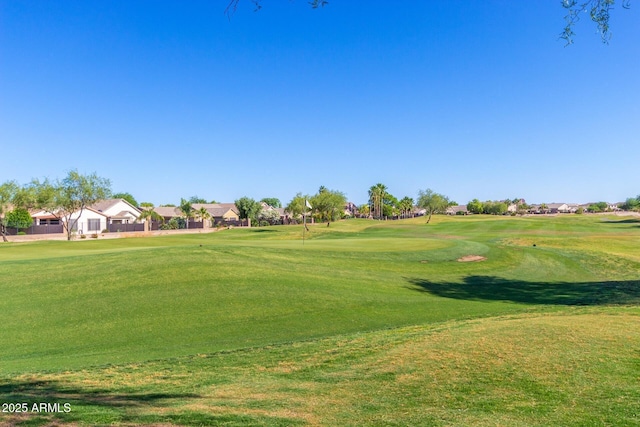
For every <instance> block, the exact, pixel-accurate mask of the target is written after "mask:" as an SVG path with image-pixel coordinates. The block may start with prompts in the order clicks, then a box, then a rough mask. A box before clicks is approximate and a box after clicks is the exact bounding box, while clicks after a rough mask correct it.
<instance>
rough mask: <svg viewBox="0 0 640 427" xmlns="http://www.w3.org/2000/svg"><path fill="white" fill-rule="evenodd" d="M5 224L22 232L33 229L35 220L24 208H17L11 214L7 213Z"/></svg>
mask: <svg viewBox="0 0 640 427" xmlns="http://www.w3.org/2000/svg"><path fill="white" fill-rule="evenodd" d="M5 222H6V226H7V227H11V228H16V229H18V230H20V229H24V228H29V227H31V225H32V224H33V218H31V215H30V214H29V211H28V210H26V209H24V208H16V209H14V210H12V211H11V212H7V215H6V218H5Z"/></svg>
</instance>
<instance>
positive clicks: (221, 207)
mask: <svg viewBox="0 0 640 427" xmlns="http://www.w3.org/2000/svg"><path fill="white" fill-rule="evenodd" d="M191 206H192V207H193V209H194V210H195V211H199V210H200V209H201V208H205V209H206V210H207V212H208V213H209V215H211V221H212V223H220V222H222V223H236V222H238V221H240V211H239V210H238V208H237V207H236V204H235V203H194V204H193V205H191ZM176 209H177V208H176ZM178 212H180V210H179V209H178Z"/></svg>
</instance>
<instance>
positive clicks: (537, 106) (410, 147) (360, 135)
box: [0, 0, 640, 204]
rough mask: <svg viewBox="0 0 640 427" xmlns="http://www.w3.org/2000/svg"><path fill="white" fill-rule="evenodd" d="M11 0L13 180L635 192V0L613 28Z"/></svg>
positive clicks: (296, 9) (154, 186) (518, 8)
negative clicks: (72, 176) (571, 34)
mask: <svg viewBox="0 0 640 427" xmlns="http://www.w3.org/2000/svg"><path fill="white" fill-rule="evenodd" d="M262 3H263V8H262V10H260V11H259V12H254V11H253V5H252V3H251V2H250V1H249V0H241V2H240V4H239V8H238V11H237V12H236V13H235V14H234V15H233V16H232V17H231V19H228V18H227V16H225V15H224V10H225V7H226V4H227V1H226V0H208V1H189V2H181V1H180V2H179V1H150V0H149V1H131V2H130V1H91V0H84V1H44V0H41V1H37V0H33V1H31V0H29V1H17V0H0V147H1V149H2V154H1V156H2V157H1V158H2V162H1V164H0V182H4V181H6V180H11V179H14V180H17V181H18V182H20V183H27V182H28V181H30V180H31V179H32V178H44V177H49V178H62V177H64V175H65V174H66V172H67V171H69V170H70V169H78V170H79V171H80V172H83V173H91V172H96V173H97V174H98V175H100V176H103V177H105V178H109V179H110V180H111V182H112V186H113V190H114V191H123V192H130V193H132V194H133V195H134V196H135V197H136V198H137V199H138V201H150V202H153V203H155V204H161V203H177V202H179V201H180V198H181V197H185V198H187V197H190V196H193V195H198V196H200V197H203V198H206V199H215V200H217V201H221V202H232V201H233V200H235V199H237V198H239V197H242V196H249V197H253V198H256V199H260V198H262V197H278V198H280V199H281V200H282V202H283V203H287V202H288V201H289V200H290V199H291V198H292V197H293V196H294V195H295V193H297V192H303V193H315V192H316V191H317V189H318V187H319V186H320V185H324V186H326V187H328V188H330V189H335V190H340V191H343V192H344V193H346V194H347V197H348V198H349V200H351V201H353V202H355V203H358V204H360V203H364V202H365V201H366V199H367V190H368V188H369V187H370V186H372V185H374V184H376V183H378V182H381V183H383V184H385V185H386V186H387V187H388V189H389V191H390V192H391V193H392V194H394V195H395V196H396V197H398V198H401V197H403V196H407V195H408V196H411V197H414V198H415V197H416V195H417V192H418V190H420V189H426V188H432V189H434V190H435V191H438V192H441V193H444V194H446V195H448V196H449V197H450V198H452V199H453V200H456V201H458V202H459V203H467V202H468V201H469V200H471V199H472V198H479V199H481V200H487V199H502V198H506V197H509V198H513V197H523V198H525V199H526V200H527V201H528V202H530V203H540V202H547V203H550V202H589V201H597V200H605V201H611V202H615V201H621V200H624V199H625V198H626V197H629V196H635V195H637V194H638V193H640V179H639V178H640V175H639V172H640V168H639V161H640V2H635V1H634V2H632V8H631V9H630V10H624V9H622V8H621V7H620V6H617V8H616V9H615V10H614V13H613V14H612V18H611V26H612V32H613V38H612V39H611V42H610V44H609V45H604V44H603V43H601V41H600V39H599V36H598V35H597V34H596V33H595V26H594V25H593V24H592V23H591V22H590V21H589V20H588V17H586V16H585V17H584V18H583V20H582V21H581V22H580V23H579V25H578V26H577V27H576V33H577V35H576V37H575V44H574V45H572V46H570V47H564V42H563V41H562V40H559V39H558V34H559V33H560V31H561V30H562V29H563V27H564V20H563V16H564V10H563V9H562V7H561V6H560V2H559V1H556V0H548V1H535V2H531V1H515V2H514V1H508V0H502V1H493V0H492V1H489V0H487V1H471V0H467V1H461V0H447V1H406V2H405V1H403V2H397V1H371V0H369V1H367V2H361V1H352V0H349V1H347V0H332V1H331V2H330V3H329V5H328V6H326V7H324V8H322V9H319V10H313V9H311V8H310V7H309V6H308V4H307V2H306V1H302V0H296V1H272V0H263V2H262Z"/></svg>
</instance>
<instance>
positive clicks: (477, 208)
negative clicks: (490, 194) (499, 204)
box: [467, 199, 484, 214]
mask: <svg viewBox="0 0 640 427" xmlns="http://www.w3.org/2000/svg"><path fill="white" fill-rule="evenodd" d="M467 210H468V211H469V212H471V213H473V214H481V213H483V212H484V206H483V204H482V202H481V201H480V200H478V199H473V200H472V201H470V202H469V203H467Z"/></svg>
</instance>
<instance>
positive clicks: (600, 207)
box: [589, 202, 609, 213]
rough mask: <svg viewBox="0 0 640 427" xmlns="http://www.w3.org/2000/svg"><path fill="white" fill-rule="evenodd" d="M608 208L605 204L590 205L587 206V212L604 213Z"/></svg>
mask: <svg viewBox="0 0 640 427" xmlns="http://www.w3.org/2000/svg"><path fill="white" fill-rule="evenodd" d="M608 208H609V204H608V203H607V202H598V203H592V204H590V205H589V212H594V213H597V212H605V211H606V210H607V209H608Z"/></svg>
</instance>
